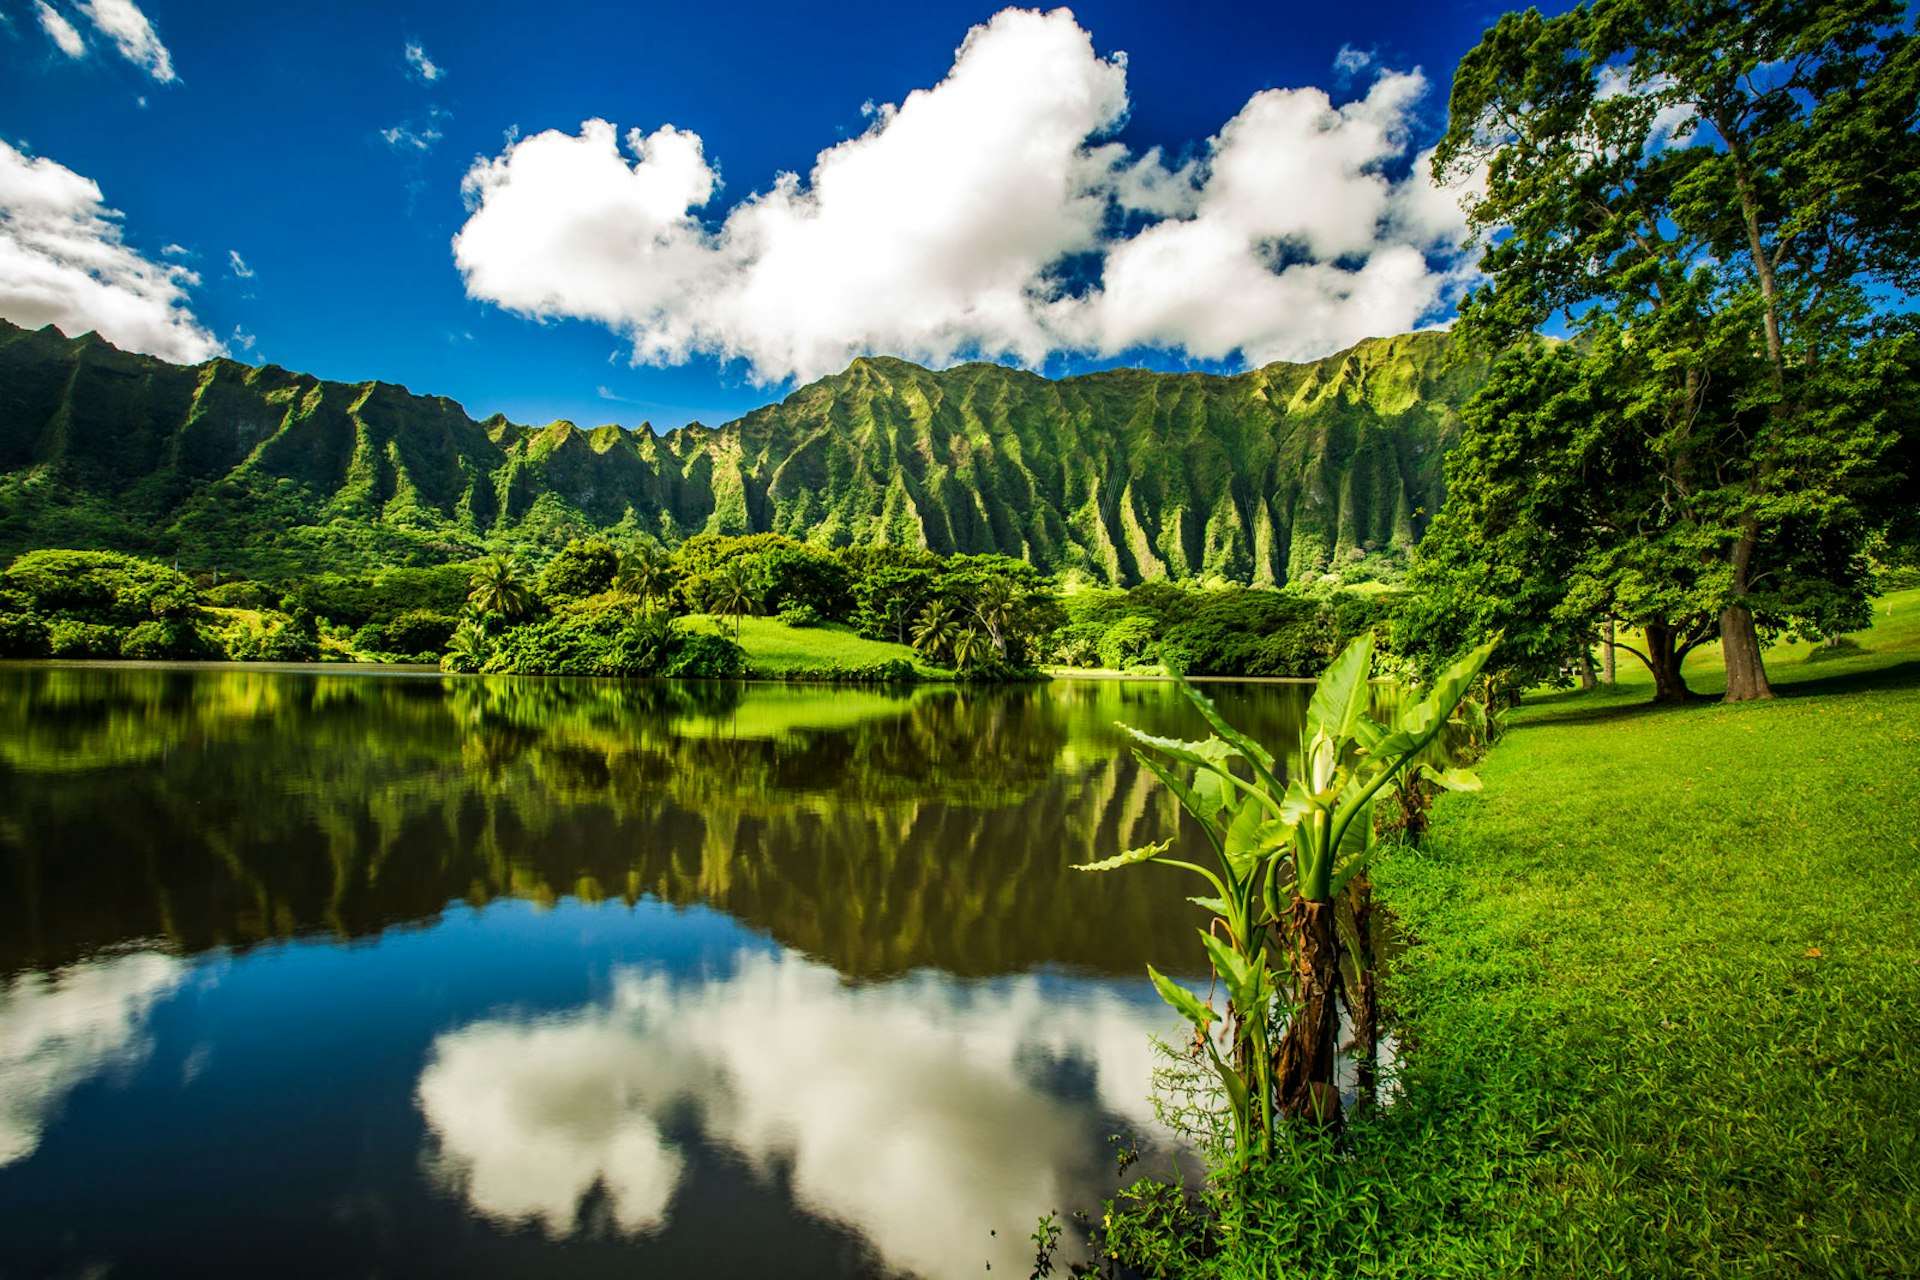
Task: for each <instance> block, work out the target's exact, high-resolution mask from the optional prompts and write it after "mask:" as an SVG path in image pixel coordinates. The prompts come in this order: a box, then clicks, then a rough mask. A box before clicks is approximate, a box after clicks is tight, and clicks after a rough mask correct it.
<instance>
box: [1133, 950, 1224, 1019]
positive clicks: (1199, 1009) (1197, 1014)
mask: <svg viewBox="0 0 1920 1280" xmlns="http://www.w3.org/2000/svg"><path fill="white" fill-rule="evenodd" d="M1147 976H1148V977H1149V978H1152V979H1153V989H1154V990H1155V991H1158V992H1159V993H1160V998H1161V999H1162V1000H1165V1001H1166V1002H1167V1003H1168V1004H1170V1005H1172V1006H1173V1007H1174V1008H1175V1009H1177V1010H1179V1012H1180V1015H1181V1016H1182V1017H1184V1018H1185V1019H1186V1020H1187V1021H1188V1022H1191V1023H1192V1024H1193V1025H1194V1026H1196V1027H1208V1026H1212V1025H1213V1024H1214V1023H1215V1022H1218V1021H1219V1020H1220V1015H1219V1014H1217V1013H1215V1012H1214V1011H1213V1010H1212V1009H1210V1008H1208V1007H1207V1006H1206V1005H1204V1004H1201V1003H1200V998H1199V997H1198V996H1196V995H1194V994H1193V992H1191V991H1189V990H1187V989H1186V988H1185V987H1183V986H1181V985H1180V984H1179V983H1177V982H1175V981H1174V980H1173V979H1171V978H1169V977H1167V976H1166V975H1165V974H1163V973H1161V972H1160V971H1159V970H1158V969H1155V968H1154V967H1153V966H1152V965H1148V966H1147Z"/></svg>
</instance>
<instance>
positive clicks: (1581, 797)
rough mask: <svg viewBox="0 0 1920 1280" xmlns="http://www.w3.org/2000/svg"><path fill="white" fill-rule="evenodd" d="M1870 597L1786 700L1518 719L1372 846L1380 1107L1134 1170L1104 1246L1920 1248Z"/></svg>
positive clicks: (1905, 977) (1804, 651)
mask: <svg viewBox="0 0 1920 1280" xmlns="http://www.w3.org/2000/svg"><path fill="white" fill-rule="evenodd" d="M1875 613H1876V621H1875V625H1874V627H1873V629H1872V630H1871V631H1868V632H1866V633H1865V634H1863V635H1861V636H1859V637H1857V639H1856V641H1855V642H1854V643H1853V644H1851V645H1849V646H1841V647H1838V648H1835V647H1832V646H1828V645H1825V644H1818V643H1802V644H1795V645H1790V646H1784V647H1782V648H1781V649H1778V650H1776V651H1775V653H1774V655H1773V662H1772V668H1773V674H1774V679H1775V682H1776V683H1777V684H1778V685H1779V686H1780V687H1781V690H1782V692H1783V693H1785V694H1786V695H1788V696H1785V697H1782V698H1780V699H1777V700H1773V701H1767V702H1759V703H1751V704H1748V705H1744V706H1732V705H1727V704H1710V703H1705V702H1693V703H1688V704H1683V705H1680V706H1649V705H1648V698H1649V696H1650V694H1651V693H1652V678H1651V676H1650V675H1648V674H1646V673H1639V674H1637V675H1634V674H1632V673H1627V678H1623V680H1622V681H1621V683H1620V684H1619V686H1617V687H1616V688H1613V689H1607V688H1604V687H1602V688H1600V689H1597V690H1595V691H1592V692H1585V693H1577V692H1570V693H1561V694H1554V695H1551V696H1546V697H1542V698H1540V699H1538V700H1536V701H1534V702H1532V703H1530V704H1529V705H1527V706H1525V707H1523V708H1522V709H1521V710H1520V711H1519V712H1517V713H1515V716H1514V720H1513V725H1512V727H1511V728H1510V730H1509V732H1508V733H1507V735H1506V736H1505V737H1504V738H1503V740H1502V741H1501V743H1500V744H1499V745H1498V746H1496V747H1495V748H1494V750H1493V752H1492V753H1491V755H1490V756H1489V757H1488V758H1487V760H1486V761H1485V763H1484V765H1483V766H1482V769H1481V772H1482V774H1483V777H1484V779H1485V783H1486V787H1485V790H1484V791H1482V792H1480V793H1479V794H1475V795H1471V796H1461V797H1454V798H1451V799H1448V800H1446V801H1445V802H1444V803H1442V804H1441V805H1440V806H1439V807H1438V808H1437V810H1436V811H1435V815H1434V819H1433V823H1432V827H1431V832H1430V835H1429V836H1428V838H1427V840H1426V841H1424V842H1423V843H1422V844H1421V845H1419V846H1418V847H1415V846H1411V845H1406V844H1396V845H1392V846H1389V847H1387V848H1386V849H1385V850H1384V851H1383V852H1382V854H1381V855H1380V856H1378V857H1376V859H1375V861H1374V865H1373V869H1372V872H1371V875H1372V879H1373V882H1374V890H1375V894H1376V898H1377V900H1380V901H1384V902H1385V903H1386V904H1387V905H1388V906H1390V907H1391V909H1392V911H1393V912H1394V914H1395V916H1396V917H1397V920H1398V928H1399V930H1400V932H1401V933H1402V935H1403V936H1404V939H1405V950H1404V951H1403V952H1402V953H1401V954H1400V955H1399V956H1398V957H1397V958H1395V959H1394V960H1392V961H1391V962H1390V964H1389V965H1388V966H1387V968H1386V972H1385V977H1384V991H1385V1009H1386V1010H1387V1012H1388V1014H1389V1015H1390V1017H1389V1020H1388V1024H1387V1025H1388V1030H1389V1033H1390V1034H1391V1035H1392V1036H1393V1037H1394V1039H1395V1040H1396V1041H1397V1043H1398V1045H1399V1046H1400V1049H1401V1052H1402V1055H1403V1056H1402V1061H1401V1064H1400V1067H1399V1070H1398V1073H1397V1075H1396V1076H1395V1077H1394V1078H1393V1079H1392V1080H1391V1081H1390V1082H1389V1083H1388V1084H1387V1086H1386V1088H1387V1089H1388V1090H1390V1091H1391V1093H1392V1095H1393V1096H1394V1099H1395V1100H1394V1102H1393V1104H1392V1105H1391V1106H1387V1107H1379V1108H1374V1109H1371V1110H1368V1109H1364V1108H1363V1109H1361V1110H1360V1111H1358V1112H1356V1113H1354V1114H1353V1115H1352V1116H1350V1117H1349V1123H1348V1126H1347V1128H1346V1131H1345V1132H1344V1134H1343V1135H1341V1136H1340V1137H1339V1138H1338V1139H1335V1138H1333V1137H1330V1136H1328V1135H1326V1134H1324V1133H1322V1132H1320V1131H1317V1130H1302V1129H1291V1128H1290V1129H1282V1130H1281V1131H1280V1134H1279V1137H1280V1141H1279V1143H1278V1144H1277V1149H1276V1152H1275V1154H1274V1156H1273V1158H1272V1159H1271V1160H1270V1161H1268V1162H1266V1163H1264V1164H1261V1165H1257V1166H1254V1167H1253V1169H1252V1171H1251V1172H1246V1173H1242V1174H1240V1175H1238V1176H1236V1177H1233V1178H1227V1179H1223V1180H1222V1181H1220V1182H1218V1183H1215V1184H1213V1186H1212V1187H1211V1189H1210V1190H1209V1192H1208V1193H1207V1196H1206V1197H1205V1199H1203V1200H1202V1201H1199V1202H1194V1201H1190V1200H1187V1199H1184V1198H1182V1197H1181V1196H1180V1195H1178V1194H1176V1193H1173V1192H1171V1191H1170V1190H1168V1189H1166V1188H1160V1187H1153V1186H1142V1187H1139V1188H1137V1189H1136V1190H1135V1192H1134V1193H1133V1194H1132V1196H1131V1197H1130V1198H1123V1200H1122V1201H1120V1202H1118V1204H1117V1205H1116V1206H1115V1210H1116V1213H1115V1216H1114V1217H1113V1218H1112V1219H1111V1220H1110V1226H1109V1230H1108V1233H1107V1241H1108V1244H1109V1246H1110V1247H1113V1248H1116V1249H1119V1250H1121V1251H1122V1252H1123V1254H1125V1255H1127V1256H1128V1257H1129V1258H1130V1260H1131V1261H1133V1262H1134V1263H1135V1264H1137V1265H1139V1266H1141V1267H1142V1268H1143V1269H1144V1270H1145V1271H1146V1272H1147V1273H1148V1274H1167V1275H1219V1276H1253V1275H1268V1276H1272V1275H1288V1274H1311V1275H1320V1274H1332V1273H1338V1274H1350V1275H1381V1276H1385V1275H1407V1274H1417V1275H1431V1276H1455V1275H1457V1276H1463V1277H1464V1276H1485V1275H1509V1274H1541V1275H1634V1276H1669V1275H1671V1276H1681V1275H1723V1274H1729V1275H1730V1274H1739V1275H1748V1274H1752V1275H1782V1276H1800V1275H1807V1276H1811V1275H1842V1274H1844V1275H1886V1276H1893V1275H1904V1274H1909V1273H1911V1272H1912V1271H1913V1270H1914V1269H1915V1267H1916V1266H1920V1228H1916V1225H1915V1224H1916V1223H1920V1192H1917V1191H1916V1189H1915V1186H1914V1183H1913V1180H1912V1177H1911V1171H1912V1169H1913V1167H1914V1163H1915V1161H1916V1159H1920V1120H1916V1114H1915V1112H1914V1109H1913V1107H1912V1106H1911V1099H1912V1098H1913V1097H1914V1096H1915V1095H1916V1093H1920V1053H1916V1052H1915V1046H1916V1045H1920V928H1917V927H1916V925H1915V921H1914V919H1913V914H1912V912H1911V911H1910V910H1908V909H1907V905H1906V904H1908V903H1910V902H1911V901H1912V900H1913V897H1914V895H1915V894H1916V892H1920V864H1916V862H1915V860H1914V858H1913V857H1912V852H1913V833H1914V832H1915V831H1916V830H1920V798H1916V796H1915V794H1914V791H1913V789H1912V787H1911V786H1909V785H1908V781H1909V775H1910V773H1911V764H1912V762H1913V761H1914V760H1916V759H1920V731H1916V729H1915V727H1914V726H1915V725H1917V724H1920V683H1917V682H1916V673H1920V591H1906V592H1901V593H1896V594H1894V595H1891V596H1889V597H1886V598H1885V599H1883V600H1881V601H1879V602H1877V604H1876V610H1875ZM1704 659H1705V660H1703V661H1702V663H1701V666H1700V669H1699V670H1698V671H1697V672H1696V675H1695V681H1696V683H1697V684H1699V685H1701V686H1702V687H1707V688H1712V687H1714V686H1717V685H1719V684H1720V683H1721V682H1722V681H1723V680H1724V678H1725V677H1724V670H1725V668H1724V665H1723V664H1722V663H1721V662H1720V661H1719V660H1718V659H1719V653H1718V650H1717V648H1709V649H1707V650H1705V651H1704ZM1623 797H1631V800H1630V801H1626V800H1623V799H1622V798H1623ZM1171 1061H1172V1069H1171V1078H1172V1079H1173V1080H1174V1082H1175V1083H1176V1084H1184V1085H1185V1086H1186V1087H1189V1088H1190V1087H1192V1086H1193V1084H1194V1082H1195V1079H1196V1077H1195V1075H1194V1073H1195V1072H1196V1071H1197V1070H1198V1067H1197V1066H1196V1065H1193V1064H1190V1063H1189V1062H1188V1061H1187V1060H1185V1059H1184V1058H1175V1059H1173V1060H1171ZM1186 1114H1187V1116H1188V1118H1189V1119H1190V1120H1195V1119H1197V1120H1199V1121H1200V1122H1201V1123H1202V1124H1203V1125H1204V1124H1205V1123H1206V1121H1205V1117H1204V1115H1201V1114H1198V1113H1195V1112H1193V1111H1191V1110H1189V1111H1188V1112H1187V1113H1186Z"/></svg>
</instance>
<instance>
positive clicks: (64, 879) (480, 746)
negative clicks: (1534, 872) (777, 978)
mask: <svg viewBox="0 0 1920 1280" xmlns="http://www.w3.org/2000/svg"><path fill="white" fill-rule="evenodd" d="M1296 693H1297V691H1296V690H1262V691H1261V693H1260V695H1259V696H1258V698H1254V699H1249V700H1247V701H1246V702H1244V704H1242V705H1241V706H1239V707H1238V708H1236V710H1235V714H1236V716H1237V717H1238V718H1239V719H1241V720H1242V721H1243V722H1245V723H1247V724H1248V725H1249V727H1251V728H1252V729H1254V730H1255V731H1256V732H1258V733H1260V734H1261V736H1263V737H1265V738H1266V739H1267V740H1268V741H1271V742H1275V743H1288V742H1291V741H1293V739H1294V736H1295V734H1296V732H1297V721H1298V716H1299V698H1298V697H1296V696H1295V694H1296ZM1116 718H1124V719H1126V720H1128V721H1129V722H1130V723H1135V724H1140V725H1142V726H1143V727H1147V728H1149V729H1152V730H1154V731H1156V732H1175V733H1181V734H1192V733H1197V732H1199V731H1201V726H1200V724H1199V722H1198V718H1197V717H1195V716H1194V715H1193V713H1192V712H1191V710H1190V709H1188V708H1185V707H1184V706H1182V705H1181V704H1180V703H1179V701H1178V697H1177V694H1176V693H1175V691H1173V690H1172V689H1170V688H1168V687H1166V686H1161V685H1137V684H1133V685H1129V684H1118V683H1102V684H1088V683H1081V684H1060V685H1055V686H1051V687H1041V688H1019V689H1003V690H956V689H951V688H922V689H916V690H912V691H899V692H889V691H876V690H857V689H841V688H813V689H794V688H787V687H780V686H741V685H727V684H666V683H662V684H649V683H635V682H627V683H621V682H612V681H592V680H536V679H487V680H479V679H442V678H438V677H431V678H391V677H380V676H367V675H334V674H311V673H286V672H262V671H247V670H230V669H219V668H214V669H200V670H184V669H183V670H168V669H160V670H130V669H102V668H79V667H72V668H64V667H58V666H38V665H36V666H8V667H0V887H3V888H0V972H21V971H24V970H42V971H44V970H48V969H52V968H57V967H59V966H62V965H66V964H71V963H73V962H74V961H76V960H79V959H82V958H85V957H87V956H91V955H94V954H97V953H100V952H102V951H104V950H107V949H111V948H114V947H116V946H122V945H124V944H126V943H127V942H129V941H130V940H135V939H144V938H155V937H158V938H163V939H165V940H166V941H167V943H168V945H169V947H170V948H171V949H172V950H175V951H177V952H178V953H181V954H185V955H191V954H194V953H197V952H200V951H203V950H206V949H209V948H214V947H234V948H242V949H244V948H246V947H248V946H251V945H254V944H256V943H260V942H264V941H270V940H276V939H284V938H288V937H292V936H296V935H299V934H303V933H313V932H320V933H328V934H332V935H334V936H337V937H342V938H352V937H360V936H367V935H371V934H377V933H378V932H380V931H381V930H383V929H385V928H388V927H389V926H391V925H394V924H398V923H405V922H414V921H426V920H432V919H434V918H436V917H437V916H438V914H439V913H440V911H441V910H442V909H443V908H444V907H445V906H446V905H447V904H448V903H449V902H452V901H457V900H464V901H467V902H469V903H473V904H475V905H478V904H482V903H485V902H487V901H490V900H492V899H494V898H497V897H517V898H525V899H529V900H531V901H534V902H537V903H552V902H555V901H557V900H559V899H560V898H563V897H573V898H577V899H579V900H582V901H586V902H594V901H599V900H603V899H622V900H625V901H627V902H629V903H632V902H635V901H637V900H639V899H640V898H641V897H654V898H658V899H661V900H664V901H667V902H672V903H678V904H690V903H696V902H698V903H706V904H710V905H713V906H715V907H718V908H720V909H721V910H724V911H726V912H727V913H729V914H730V915H732V916H734V917H735V918H736V919H739V920H741V921H742V922H743V923H746V924H748V925H749V926H751V927H754V928H757V929H761V930H765V931H768V932H770V933H771V934H772V935H773V936H774V937H775V938H777V939H779V940H780V941H782V942H783V943H786V944H787V945H789V946H792V947H795V948H797V949H799V950H801V951H803V952H805V953H806V954H808V955H810V956H813V957H815V958H817V959H819V960H822V961H824V962H826V963H828V964H830V965H832V966H833V967H834V968H835V969H837V970H839V971H840V972H841V973H843V974H848V975H852V976H885V975H893V974H900V973H905V972H908V971H910V970H913V969H916V968H919V967H923V966H934V967H938V968H941V969H944V970H947V971H949V972H953V973H960V974H981V975H987V974H996V973H1006V972H1012V971H1017V970H1020V969H1024V968H1028V967H1031V966H1034V965H1040V964H1065V965H1070V966H1074V967H1079V968H1084V969H1090V970H1093V971H1097V972H1104V973H1114V974H1119V973H1127V974H1137V973H1138V972H1139V965H1140V963H1141V961H1142V959H1143V958H1145V957H1151V956H1167V955H1175V954H1183V953H1184V952H1185V951H1186V950H1188V949H1190V944H1191V940H1192V938H1191V933H1190V932H1189V930H1190V927H1191V925H1192V923H1193V921H1190V920H1188V919H1186V918H1185V917H1184V915H1183V914H1182V913H1179V912H1169V911H1167V910H1166V909H1165V905H1164V900H1165V899H1166V897H1167V894H1168V892H1169V891H1170V888H1171V886H1170V885H1169V884H1168V882H1167V881H1166V880H1165V878H1164V877H1163V876H1161V875H1160V874H1159V873H1156V872H1153V871H1147V872H1143V873H1142V874H1140V875H1138V876H1098V877H1090V876H1085V875H1081V874H1079V873H1076V872H1073V871H1071V870H1070V869H1069V864H1071V863H1073V862H1078V861H1086V860H1089V859H1092V858H1097V857H1104V856H1107V855H1109V854H1111V853H1113V852H1115V851H1117V850H1119V849H1121V848H1125V847H1127V846H1129V845H1131V844H1136V843H1141V842H1144V841H1148V840H1153V839H1157V838H1160V837H1161V836H1163V835H1165V834H1167V833H1168V832H1170V831H1171V830H1172V829H1173V824H1174V822H1175V821H1176V818H1175V814H1174V811H1173V809H1172V806H1171V805H1170V803H1169V802H1168V800H1167V798H1166V797H1165V795H1164V794H1163V793H1162V792H1161V790H1160V789H1159V788H1158V787H1157V785H1156V784H1155V783H1154V781H1153V779H1152V778H1151V776H1150V775H1147V774H1146V773H1145V772H1144V771H1143V770H1142V769H1141V768H1140V767H1139V766H1138V764H1137V763H1136V762H1135V761H1134V760H1132V759H1131V758H1130V757H1129V756H1127V755H1126V754H1125V752H1124V750H1123V748H1122V745H1121V743H1120V740H1119V738H1118V735H1117V734H1116V733H1115V732H1114V731H1113V729H1112V721H1113V720H1114V719H1116ZM75 849H79V850H85V851H86V856H84V857H74V856H70V851H72V850H75ZM1169 874H1170V873H1169Z"/></svg>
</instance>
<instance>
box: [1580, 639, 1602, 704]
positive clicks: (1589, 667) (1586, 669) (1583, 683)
mask: <svg viewBox="0 0 1920 1280" xmlns="http://www.w3.org/2000/svg"><path fill="white" fill-rule="evenodd" d="M1599 683H1600V680H1599V678H1598V677H1597V676H1595V675H1594V674H1593V650H1591V649H1589V648H1587V647H1585V646H1584V645H1583V646H1581V649H1580V692H1582V693H1592V692H1593V689H1594V686H1595V685H1597V684H1599Z"/></svg>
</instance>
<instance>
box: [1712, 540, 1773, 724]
mask: <svg viewBox="0 0 1920 1280" xmlns="http://www.w3.org/2000/svg"><path fill="white" fill-rule="evenodd" d="M1747 523H1748V527H1747V528H1746V529H1745V530H1744V531H1742V533H1741V535H1740V540H1739V541H1738V542H1736V543H1734V546H1733V557H1732V559H1733V600H1734V602H1733V603H1732V604H1730V605H1728V606H1727V607H1726V608H1724V609H1722V610H1721V611H1720V652H1721V654H1722V656H1723V657H1725V659H1726V663H1727V698H1726V700H1727V701H1728V702H1750V701H1752V700H1753V699H1755V698H1771V697H1772V696H1773V686H1772V685H1771V684H1770V683H1768V681H1767V664H1766V662H1765V660H1764V659H1762V658H1761V656H1760V634H1759V632H1757V631H1756V630H1754V626H1753V610H1751V609H1749V608H1747V606H1746V605H1745V604H1744V603H1743V602H1744V601H1745V600H1746V597H1747V577H1748V569H1749V566H1750V565H1751V564H1752V563H1753V544H1754V535H1753V529H1752V521H1751V520H1750V519H1749V521H1748V522H1747Z"/></svg>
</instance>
